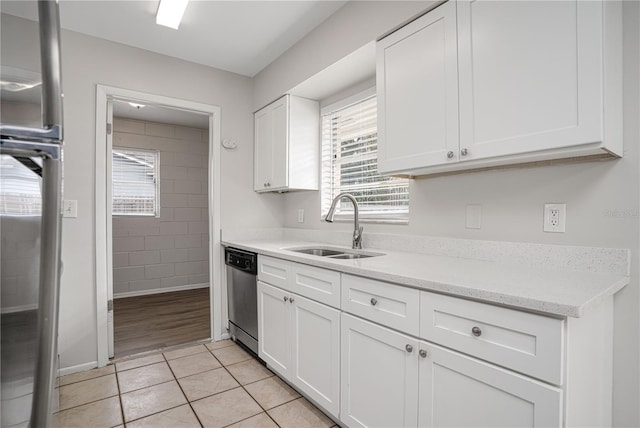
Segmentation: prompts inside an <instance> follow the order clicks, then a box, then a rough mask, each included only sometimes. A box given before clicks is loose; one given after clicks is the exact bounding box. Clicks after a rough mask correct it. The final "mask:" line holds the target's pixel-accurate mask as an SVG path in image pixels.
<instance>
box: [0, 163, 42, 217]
mask: <svg viewBox="0 0 640 428" xmlns="http://www.w3.org/2000/svg"><path fill="white" fill-rule="evenodd" d="M31 160H33V161H34V162H36V163H37V164H38V165H42V162H41V160H40V159H39V158H32V159H31ZM41 186H42V179H41V178H40V176H38V175H37V174H36V173H35V172H33V171H31V170H30V169H29V168H27V167H25V166H24V165H22V164H21V163H20V162H18V161H17V160H15V159H14V158H12V157H11V156H8V155H0V215H6V216H39V215H40V214H41V212H42V197H41V194H40V193H41Z"/></svg>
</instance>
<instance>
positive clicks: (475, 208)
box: [467, 205, 482, 229]
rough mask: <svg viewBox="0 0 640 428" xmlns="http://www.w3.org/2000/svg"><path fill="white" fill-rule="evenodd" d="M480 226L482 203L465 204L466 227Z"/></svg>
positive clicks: (476, 227) (475, 227) (478, 227)
mask: <svg viewBox="0 0 640 428" xmlns="http://www.w3.org/2000/svg"><path fill="white" fill-rule="evenodd" d="M481 227H482V205H467V229H480V228H481Z"/></svg>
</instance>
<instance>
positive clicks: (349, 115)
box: [322, 96, 409, 222]
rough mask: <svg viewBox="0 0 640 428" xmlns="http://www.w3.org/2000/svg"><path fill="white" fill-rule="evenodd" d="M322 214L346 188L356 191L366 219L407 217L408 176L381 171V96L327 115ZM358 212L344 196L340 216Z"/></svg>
mask: <svg viewBox="0 0 640 428" xmlns="http://www.w3.org/2000/svg"><path fill="white" fill-rule="evenodd" d="M322 142H323V143H322V214H323V215H325V214H326V213H327V212H328V211H329V207H330V206H331V202H332V201H333V198H334V197H335V196H337V195H338V194H339V193H341V192H348V193H351V194H352V195H353V196H355V198H356V200H357V201H358V204H359V206H360V215H361V216H362V218H363V219H369V220H381V221H390V222H394V221H395V222H407V221H408V218H409V181H408V180H407V179H401V178H395V177H383V176H381V175H379V174H378V138H377V106H376V98H375V96H374V97H370V98H367V99H365V100H363V101H360V102H358V103H356V104H353V105H350V106H348V107H345V108H342V109H339V110H336V111H334V112H331V113H329V114H327V115H324V116H323V118H322ZM341 215H342V216H343V217H349V218H351V216H353V205H352V204H351V203H350V202H349V201H347V200H344V201H341V202H340V203H339V204H338V209H337V210H336V217H337V218H339V217H340V216H341Z"/></svg>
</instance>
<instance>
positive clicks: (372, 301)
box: [371, 297, 378, 306]
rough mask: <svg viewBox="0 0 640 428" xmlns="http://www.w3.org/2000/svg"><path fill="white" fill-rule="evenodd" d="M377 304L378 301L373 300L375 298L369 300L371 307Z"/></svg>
mask: <svg viewBox="0 0 640 428" xmlns="http://www.w3.org/2000/svg"><path fill="white" fill-rule="evenodd" d="M377 304H378V301H377V300H376V299H375V297H372V298H371V305H372V306H375V305H377Z"/></svg>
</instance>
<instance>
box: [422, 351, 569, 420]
mask: <svg viewBox="0 0 640 428" xmlns="http://www.w3.org/2000/svg"><path fill="white" fill-rule="evenodd" d="M418 355H419V360H420V367H419V372H420V387H419V393H418V397H419V401H420V403H419V406H418V408H419V420H418V422H419V423H418V425H419V426H420V427H425V428H427V427H429V428H431V427H492V428H493V427H496V428H497V427H504V428H515V427H559V426H561V425H562V421H561V419H562V407H561V405H562V393H561V391H560V390H559V389H558V388H554V387H552V386H549V385H546V384H543V383H541V382H537V381H534V380H532V379H530V378H527V377H524V376H522V375H519V374H517V373H513V372H510V371H507V370H504V369H500V368H498V367H495V366H493V365H491V364H488V363H485V362H483V361H480V360H476V359H475V358H470V357H467V356H465V355H462V354H458V353H457V352H452V351H449V350H447V349H444V348H441V347H439V346H435V345H432V344H429V343H426V342H420V350H419V351H418Z"/></svg>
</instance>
